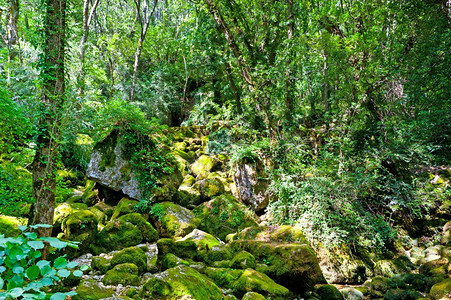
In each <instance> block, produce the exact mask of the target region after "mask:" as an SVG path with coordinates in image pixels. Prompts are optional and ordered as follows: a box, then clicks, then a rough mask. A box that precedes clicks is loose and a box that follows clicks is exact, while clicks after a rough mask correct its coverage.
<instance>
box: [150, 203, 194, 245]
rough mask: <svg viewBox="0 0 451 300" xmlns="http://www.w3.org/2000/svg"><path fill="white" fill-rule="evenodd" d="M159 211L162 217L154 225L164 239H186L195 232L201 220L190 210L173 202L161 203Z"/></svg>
mask: <svg viewBox="0 0 451 300" xmlns="http://www.w3.org/2000/svg"><path fill="white" fill-rule="evenodd" d="M155 205H159V209H158V211H160V213H161V215H160V216H158V217H157V219H156V220H155V221H154V224H155V226H156V228H157V230H158V232H159V233H160V236H162V237H184V236H185V235H187V234H188V233H190V232H191V231H193V230H194V229H195V228H196V227H197V226H198V225H199V223H200V220H199V219H198V218H197V217H196V215H195V214H194V213H193V212H191V211H190V210H189V209H186V208H184V207H183V206H180V205H177V204H175V203H172V202H161V203H157V204H155Z"/></svg>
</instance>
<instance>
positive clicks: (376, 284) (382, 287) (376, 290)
mask: <svg viewBox="0 0 451 300" xmlns="http://www.w3.org/2000/svg"><path fill="white" fill-rule="evenodd" d="M388 283H389V280H388V279H387V278H385V277H380V276H378V277H374V278H373V279H371V281H367V282H365V285H366V286H367V287H368V290H369V291H368V294H369V295H370V296H372V297H383V296H384V294H385V293H386V292H387V290H388V288H389V285H388Z"/></svg>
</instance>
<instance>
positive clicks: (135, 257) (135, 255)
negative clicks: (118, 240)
mask: <svg viewBox="0 0 451 300" xmlns="http://www.w3.org/2000/svg"><path fill="white" fill-rule="evenodd" d="M124 263H131V264H134V265H135V266H137V267H138V270H139V273H140V274H141V273H143V272H145V271H146V270H147V256H146V254H145V253H144V251H143V250H142V249H141V248H138V247H129V248H125V249H122V250H121V251H119V252H116V253H114V255H113V258H112V259H111V266H113V267H114V266H117V265H120V264H124Z"/></svg>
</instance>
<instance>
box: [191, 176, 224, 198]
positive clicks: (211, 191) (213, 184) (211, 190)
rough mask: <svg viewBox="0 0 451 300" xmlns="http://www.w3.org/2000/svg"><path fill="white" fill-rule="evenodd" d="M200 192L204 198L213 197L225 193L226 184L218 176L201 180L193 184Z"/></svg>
mask: <svg viewBox="0 0 451 300" xmlns="http://www.w3.org/2000/svg"><path fill="white" fill-rule="evenodd" d="M193 188H194V189H195V190H198V191H199V192H200V196H201V199H202V200H206V199H211V198H212V197H214V196H218V195H221V194H223V193H224V184H223V183H222V181H221V180H220V179H219V178H218V177H212V178H207V179H203V180H200V181H198V182H196V183H195V184H194V185H193Z"/></svg>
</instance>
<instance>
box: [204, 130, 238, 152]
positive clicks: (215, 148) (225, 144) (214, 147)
mask: <svg viewBox="0 0 451 300" xmlns="http://www.w3.org/2000/svg"><path fill="white" fill-rule="evenodd" d="M231 144H232V141H231V136H230V130H228V129H226V128H221V129H219V130H218V131H215V132H213V133H211V134H210V135H209V136H208V145H207V152H208V153H211V154H217V153H227V152H228V150H229V149H230V147H231Z"/></svg>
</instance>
